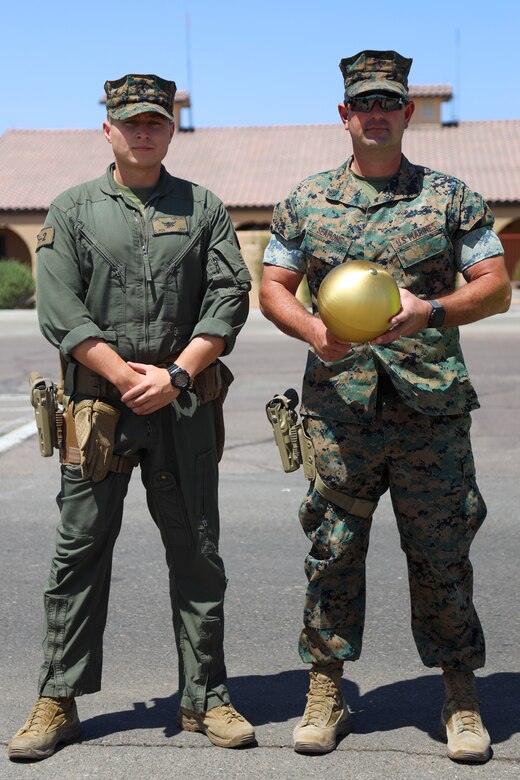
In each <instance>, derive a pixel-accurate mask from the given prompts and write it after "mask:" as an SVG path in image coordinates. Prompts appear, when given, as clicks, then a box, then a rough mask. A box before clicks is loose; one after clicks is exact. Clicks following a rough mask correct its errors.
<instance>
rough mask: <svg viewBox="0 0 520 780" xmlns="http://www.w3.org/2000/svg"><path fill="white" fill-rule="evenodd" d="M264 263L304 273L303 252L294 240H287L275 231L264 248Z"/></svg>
mask: <svg viewBox="0 0 520 780" xmlns="http://www.w3.org/2000/svg"><path fill="white" fill-rule="evenodd" d="M264 265H276V266H278V267H280V268H287V269H289V270H290V271H297V272H298V273H305V254H304V252H303V251H302V250H301V249H299V248H298V245H297V243H296V242H295V241H292V240H287V239H285V238H282V236H280V235H279V234H278V233H275V234H273V235H272V236H271V240H270V241H269V243H268V245H267V247H266V249H265V252H264Z"/></svg>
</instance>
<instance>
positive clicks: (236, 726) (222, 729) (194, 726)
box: [178, 704, 255, 748]
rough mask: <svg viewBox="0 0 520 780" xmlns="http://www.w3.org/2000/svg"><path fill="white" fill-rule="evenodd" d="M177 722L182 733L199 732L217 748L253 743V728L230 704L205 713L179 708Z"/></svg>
mask: <svg viewBox="0 0 520 780" xmlns="http://www.w3.org/2000/svg"><path fill="white" fill-rule="evenodd" d="M178 721H179V726H180V727H181V728H182V729H184V731H200V732H201V733H202V734H205V735H206V736H207V738H208V739H209V741H210V742H212V743H213V744H214V745H217V747H224V748H232V747H242V746H243V745H249V744H250V743H251V742H254V741H255V730H254V728H253V727H252V725H251V724H250V723H248V721H247V720H246V719H245V718H243V717H242V715H240V713H239V712H237V711H236V709H235V708H234V707H233V705H232V704H221V705H220V707H213V708H212V709H210V710H208V711H207V712H192V710H186V709H184V708H183V707H181V710H180V712H179V718H178Z"/></svg>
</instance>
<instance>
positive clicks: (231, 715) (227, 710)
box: [216, 704, 244, 723]
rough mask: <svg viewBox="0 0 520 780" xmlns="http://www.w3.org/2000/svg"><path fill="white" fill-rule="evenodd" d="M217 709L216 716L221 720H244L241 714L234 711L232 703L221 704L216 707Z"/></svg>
mask: <svg viewBox="0 0 520 780" xmlns="http://www.w3.org/2000/svg"><path fill="white" fill-rule="evenodd" d="M216 711H218V717H219V719H221V720H225V721H226V723H232V722H233V721H234V720H238V721H240V722H241V723H243V722H244V718H243V717H242V715H241V714H240V713H239V712H237V711H236V709H235V708H234V707H233V705H232V704H222V705H221V706H220V707H217V708H216Z"/></svg>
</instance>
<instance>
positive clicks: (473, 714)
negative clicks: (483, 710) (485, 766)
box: [440, 671, 491, 763]
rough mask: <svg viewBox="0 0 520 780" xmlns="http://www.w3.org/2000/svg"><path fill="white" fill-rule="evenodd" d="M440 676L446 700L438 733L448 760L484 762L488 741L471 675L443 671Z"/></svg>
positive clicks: (486, 756) (488, 745)
mask: <svg viewBox="0 0 520 780" xmlns="http://www.w3.org/2000/svg"><path fill="white" fill-rule="evenodd" d="M442 677H443V680H444V686H445V688H446V698H445V701H444V707H443V709H442V715H441V725H440V734H441V736H442V737H443V738H444V739H446V740H447V742H448V758H451V759H452V760H453V761H469V762H472V763H483V762H484V761H487V760H488V759H489V757H490V755H491V751H490V745H491V740H490V738H489V734H488V733H487V731H486V728H485V726H484V724H483V723H482V719H481V717H480V710H479V706H478V698H477V690H476V687H475V677H474V675H473V672H454V671H445V672H444V673H443V675H442Z"/></svg>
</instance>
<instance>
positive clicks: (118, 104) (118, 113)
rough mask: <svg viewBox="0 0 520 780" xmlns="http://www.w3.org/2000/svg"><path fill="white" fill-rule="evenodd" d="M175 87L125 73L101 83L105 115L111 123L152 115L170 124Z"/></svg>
mask: <svg viewBox="0 0 520 780" xmlns="http://www.w3.org/2000/svg"><path fill="white" fill-rule="evenodd" d="M176 90H177V87H176V86H175V82H174V81H166V80H165V79H161V78H159V76H154V75H153V74H149V75H146V76H143V75H141V74H138V73H129V74H128V75H126V76H122V77H121V78H120V79H116V80H115V81H106V82H105V92H106V95H107V113H108V115H109V116H110V117H112V118H113V119H130V117H131V116H135V115H136V114H144V113H145V112H147V111H154V112H155V113H157V114H162V116H165V117H167V118H168V119H170V120H173V100H174V98H175V92H176Z"/></svg>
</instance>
